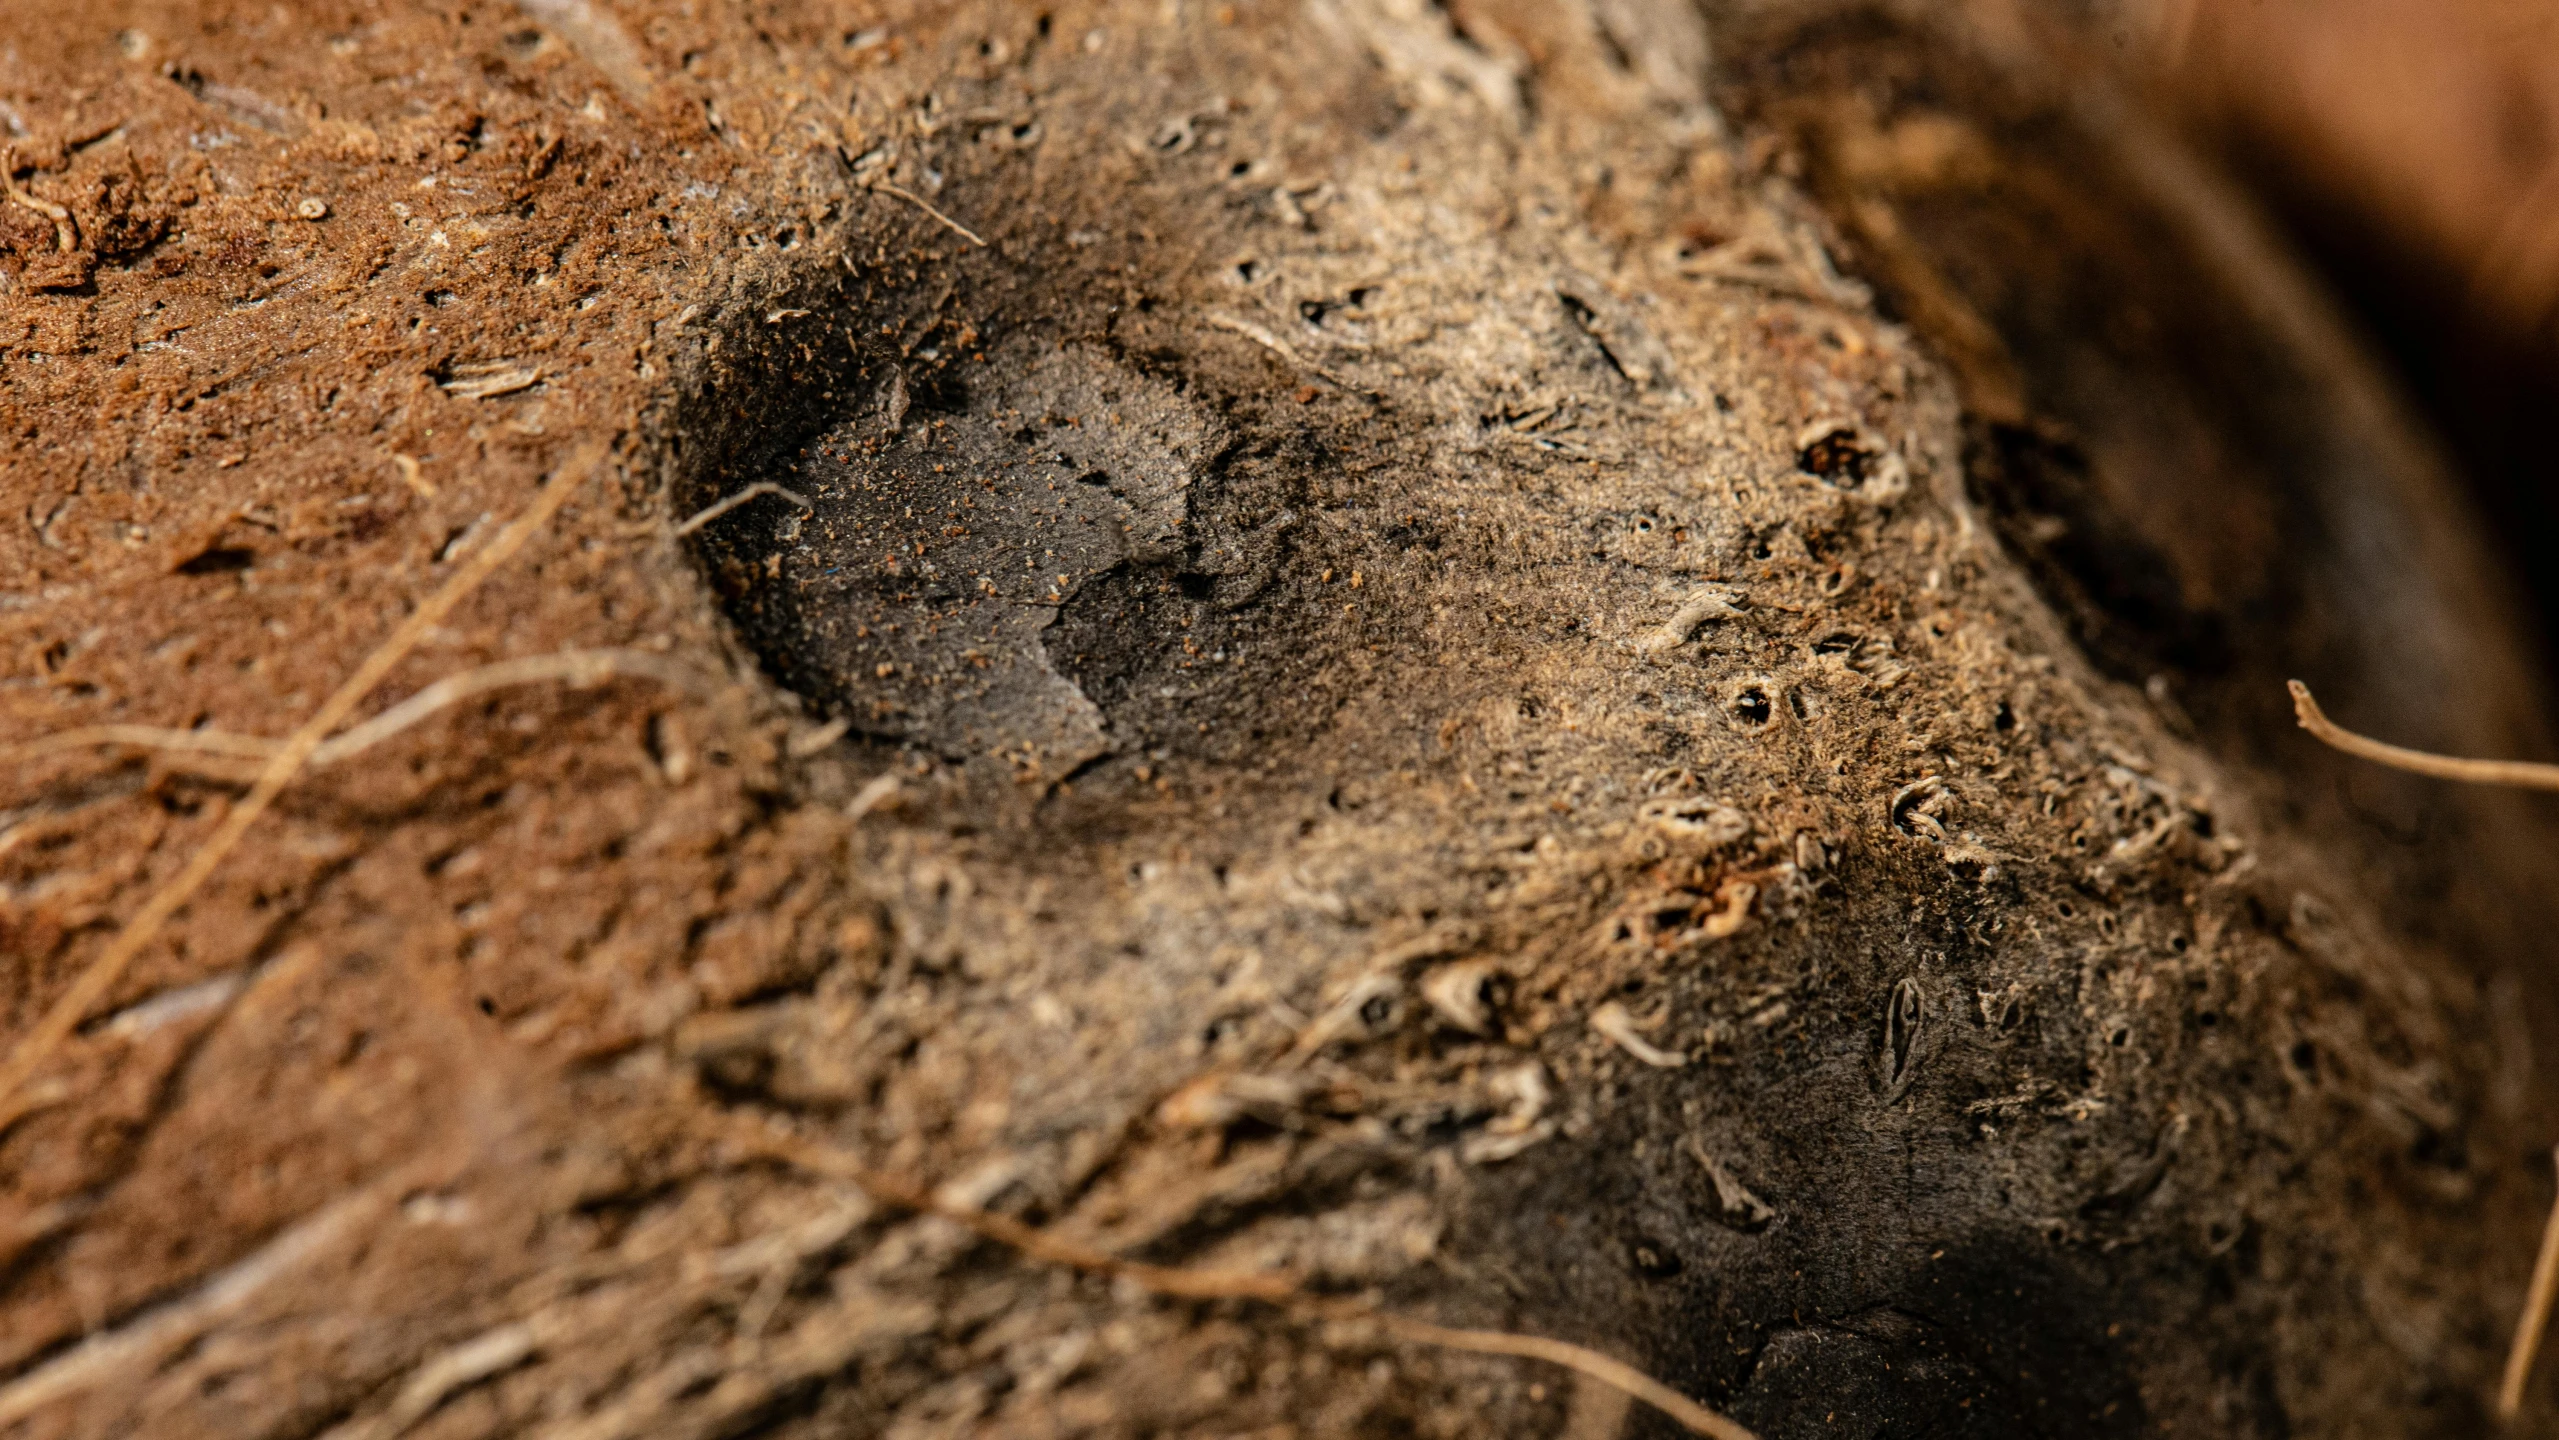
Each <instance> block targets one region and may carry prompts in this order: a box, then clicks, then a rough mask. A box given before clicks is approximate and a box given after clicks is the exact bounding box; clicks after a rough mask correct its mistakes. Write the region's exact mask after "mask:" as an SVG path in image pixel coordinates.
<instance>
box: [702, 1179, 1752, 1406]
mask: <svg viewBox="0 0 2559 1440" xmlns="http://www.w3.org/2000/svg"><path fill="white" fill-rule="evenodd" d="M747 1148H748V1149H750V1150H752V1151H757V1152H761V1153H763V1154H765V1155H768V1156H770V1157H771V1158H773V1159H776V1160H779V1161H781V1162H783V1163H784V1164H787V1165H791V1166H793V1167H795V1168H798V1169H801V1170H804V1171H807V1172H810V1173H813V1174H819V1175H828V1176H832V1177H834V1178H836V1179H839V1180H848V1181H851V1182H852V1183H853V1184H854V1185H855V1186H857V1187H859V1188H860V1189H861V1190H862V1191H863V1192H864V1193H865V1194H867V1195H869V1196H870V1197H871V1198H872V1199H874V1200H876V1201H878V1202H880V1203H881V1204H883V1205H889V1206H894V1207H896V1208H897V1209H900V1210H909V1211H913V1212H915V1213H917V1214H923V1215H937V1216H940V1217H941V1218H943V1219H945V1220H948V1221H951V1222H952V1223H953V1224H956V1225H959V1226H961V1227H963V1228H965V1229H968V1230H971V1231H973V1232H975V1233H977V1234H979V1235H982V1236H984V1237H986V1238H987V1239H989V1240H992V1241H995V1242H996V1243H997V1244H999V1245H1003V1246H1005V1247H1007V1248H1009V1249H1011V1250H1013V1251H1015V1252H1017V1253H1019V1254H1021V1255H1023V1256H1026V1257H1028V1258H1030V1259H1033V1260H1038V1261H1041V1262H1043V1263H1046V1264H1050V1265H1056V1266H1059V1267H1061V1268H1064V1269H1069V1270H1080V1271H1083V1272H1084V1273H1086V1274H1088V1275H1101V1276H1106V1277H1109V1278H1111V1279H1117V1280H1126V1281H1128V1282H1129V1283H1131V1284H1133V1285H1135V1286H1137V1287H1138V1288H1139V1289H1141V1290H1145V1291H1147V1292H1148V1293H1150V1294H1155V1295H1168V1296H1173V1297H1175V1298H1178V1299H1184V1300H1261V1301H1267V1302H1269V1303H1271V1304H1274V1305H1278V1306H1282V1307H1284V1308H1287V1309H1290V1310H1295V1311H1298V1312H1300V1313H1302V1314H1306V1315H1310V1316H1314V1317H1318V1318H1322V1319H1328V1320H1354V1321H1368V1322H1371V1323H1374V1324H1376V1325H1378V1326H1380V1327H1382V1328H1383V1329H1384V1330H1385V1331H1386V1332H1387V1333H1388V1334H1390V1335H1394V1336H1396V1337H1397V1338H1399V1339H1403V1340H1409V1341H1412V1342H1413V1343H1415V1344H1420V1345H1433V1346H1437V1347H1439V1348H1440V1349H1443V1350H1463V1351H1466V1352H1468V1353H1470V1354H1475V1355H1509V1356H1517V1357H1520V1358H1522V1359H1528V1360H1543V1361H1545V1362H1546V1363H1548V1364H1550V1365H1560V1366H1562V1367H1564V1368H1565V1369H1567V1370H1570V1371H1573V1372H1574V1373H1575V1374H1578V1375H1583V1376H1587V1377H1588V1378H1590V1379H1592V1380H1595V1381H1597V1382H1599V1383H1600V1384H1603V1385H1607V1386H1610V1387H1611V1388H1613V1389H1616V1390H1619V1391H1622V1392H1624V1393H1625V1394H1627V1395H1629V1396H1632V1397H1633V1398H1634V1399H1637V1400H1640V1401H1642V1402H1643V1403H1644V1404H1646V1405H1650V1406H1652V1407H1653V1408H1654V1409H1656V1410H1659V1411H1660V1412H1661V1413H1663V1414H1664V1415H1667V1416H1669V1417H1670V1418H1671V1419H1672V1420H1674V1421H1677V1422H1678V1423H1679V1425H1680V1426H1681V1427H1682V1428H1683V1429H1686V1430H1687V1431H1689V1432H1690V1433H1691V1434H1696V1435H1705V1436H1709V1437H1711V1440H1757V1437H1756V1436H1755V1435H1753V1434H1752V1432H1751V1431H1750V1430H1749V1429H1748V1428H1747V1427H1745V1426H1743V1425H1741V1424H1739V1423H1737V1422H1735V1421H1733V1420H1730V1419H1727V1418H1726V1417H1724V1416H1722V1415H1719V1414H1717V1413H1715V1412H1714V1411H1712V1410H1709V1409H1707V1408H1706V1407H1705V1406H1703V1405H1700V1404H1698V1403H1697V1402H1696V1401H1694V1400H1691V1399H1689V1398H1688V1397H1687V1396H1685V1395H1682V1394H1680V1393H1679V1392H1678V1391H1676V1390H1673V1389H1672V1388H1670V1387H1669V1386H1667V1385H1665V1384H1663V1383H1662V1382H1660V1381H1659V1380H1656V1379H1654V1378H1653V1377H1651V1376H1650V1375H1647V1374H1645V1373H1644V1372H1643V1371H1641V1370H1638V1369H1636V1368H1635V1367H1634V1366H1632V1365H1629V1364H1627V1363H1625V1362H1624V1361H1622V1360H1617V1359H1613V1358H1611V1357H1609V1356H1607V1355H1603V1354H1601V1353H1600V1352H1599V1351H1596V1350H1592V1349H1589V1348H1588V1347H1586V1346H1581V1345H1574V1344H1570V1343H1567V1342H1565V1341H1562V1340H1549V1339H1546V1338H1544V1337H1542V1336H1537V1335H1518V1334H1513V1333H1511V1332H1509V1331H1506V1330H1455V1329H1450V1328H1449V1327H1447V1326H1444V1325H1434V1324H1431V1323H1430V1322H1429V1321H1426V1320H1413V1319H1408V1318H1406V1317H1404V1316H1401V1315H1394V1314H1390V1313H1388V1312H1386V1311H1383V1310H1380V1309H1378V1308H1377V1307H1376V1306H1375V1305H1374V1304H1372V1303H1370V1302H1368V1301H1365V1300H1350V1299H1328V1298H1325V1297H1322V1296H1316V1295H1309V1294H1307V1293H1306V1290H1305V1287H1304V1285H1303V1283H1302V1282H1301V1281H1300V1279H1299V1278H1298V1277H1297V1276H1296V1275H1294V1274H1291V1273H1289V1272H1287V1271H1284V1270H1191V1269H1182V1268H1178V1267H1174V1266H1165V1265H1147V1264H1142V1263H1139V1262H1137V1261H1133V1260H1123V1259H1121V1258H1120V1257H1118V1256H1116V1255H1112V1254H1109V1253H1107V1252H1105V1251H1101V1250H1095V1249H1093V1248H1091V1247H1089V1246H1085V1245H1078V1244H1076V1243H1075V1242H1074V1241H1071V1240H1063V1239H1060V1238H1058V1237H1057V1236H1054V1235H1051V1234H1049V1233H1048V1232H1047V1231H1045V1230H1041V1229H1039V1228H1037V1227H1035V1226H1031V1225H1025V1224H1023V1223H1022V1222H1021V1221H1019V1220H1014V1219H1011V1218H1009V1217H1007V1216H1003V1215H996V1214H993V1213H990V1212H988V1211H985V1210H981V1209H978V1208H976V1207H975V1206H968V1205H955V1204H951V1203H949V1202H947V1201H944V1200H942V1199H940V1198H938V1197H936V1196H935V1195H934V1194H933V1193H932V1192H931V1191H929V1190H927V1189H925V1188H924V1187H923V1186H920V1185H915V1184H910V1183H908V1182H906V1181H903V1180H898V1179H895V1178H892V1177H890V1176H887V1175H883V1174H880V1173H879V1172H877V1171H875V1170H871V1169H869V1168H867V1167H865V1166H863V1165H861V1164H860V1163H858V1162H856V1161H855V1160H853V1159H852V1158H851V1157H849V1156H846V1155H843V1154H840V1153H838V1152H835V1151H830V1150H827V1149H824V1148H822V1147H819V1146H815V1145H808V1144H803V1143H800V1142H798V1141H794V1140H789V1139H786V1138H783V1137H780V1136H770V1135H767V1136H758V1137H755V1138H754V1139H752V1140H750V1141H748V1142H747Z"/></svg>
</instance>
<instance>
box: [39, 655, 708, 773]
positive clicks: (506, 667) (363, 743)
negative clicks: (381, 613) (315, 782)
mask: <svg viewBox="0 0 2559 1440" xmlns="http://www.w3.org/2000/svg"><path fill="white" fill-rule="evenodd" d="M618 675H628V676H638V677H641V678H644V679H649V680H655V681H657V682H658V683H660V684H662V685H666V686H669V687H671V688H673V689H677V690H684V691H688V692H695V693H698V692H699V691H700V690H701V689H702V683H701V677H699V676H697V675H695V674H694V673H693V672H692V671H691V670H689V669H687V668H686V667H685V666H683V665H680V664H677V663H676V662H674V661H672V660H668V659H667V658H665V657H664V656H661V655H652V654H650V653H648V652H647V651H645V650H560V651H555V652H553V653H551V654H548V655H527V656H523V657H521V658H518V659H514V660H501V661H498V662H496V663H495V664H490V665H483V666H480V667H479V668H477V669H474V670H465V671H463V672H461V673H460V674H457V675H448V676H446V677H444V678H443V679H441V680H438V681H436V682H435V683H434V684H432V685H429V686H427V687H426V688H425V689H423V690H420V691H418V692H417V693H416V694H414V695H412V696H410V697H409V698H408V699H406V700H403V701H401V702H400V703H399V704H397V705H394V706H392V707H391V708H390V709H388V710H385V711H383V712H382V713H381V714H379V715H376V716H374V717H373V718H372V719H370V720H367V721H365V722H364V723H363V724H361V725H356V726H353V727H351V728H349V729H346V730H343V731H341V732H339V733H338V734H336V735H332V736H330V737H329V738H328V739H327V740H325V741H323V742H321V744H320V746H319V748H317V749H315V750H313V751H312V752H311V758H310V759H309V760H307V761H305V762H304V764H303V766H302V768H303V770H304V771H305V772H306V773H307V772H309V771H313V770H326V769H328V768H329V767H330V766H332V765H335V764H337V763H339V762H340V761H342V760H351V759H353V758H355V757H356V756H357V755H360V754H362V753H363V752H365V751H367V750H370V749H372V748H373V747H374V746H376V745H379V744H381V743H382V742H383V741H385V740H388V739H390V738H391V737H392V736H394V735H397V734H399V733H400V732H401V731H403V730H406V729H408V728H409V727H411V726H413V725H416V724H418V723H419V722H420V721H423V720H425V719H427V718H428V717H430V716H432V715H434V714H435V713H436V712H437V711H440V710H446V709H450V708H452V707H453V706H455V705H459V704H461V703H462V702H463V701H465V700H468V699H471V698H472V697H474V696H477V695H484V694H487V693H488V692H489V691H492V690H503V689H506V688H508V687H510V686H515V685H532V684H538V683H540V682H542V681H545V680H559V681H564V682H566V683H568V684H569V685H572V686H576V687H579V688H586V687H589V686H594V685H599V684H602V683H603V682H604V681H605V680H607V679H610V678H612V677H614V676H618ZM93 745H127V746H132V747H135V748H137V749H143V750H162V751H171V752H175V753H179V754H196V755H218V756H221V757H223V758H225V759H233V760H259V761H264V760H271V759H273V758H274V757H275V754H276V752H277V751H278V750H281V749H283V748H284V742H283V741H281V740H270V739H268V738H266V737H265V736H263V735H238V734H233V733H231V732H230V731H226V730H180V729H175V728H171V727H166V726H159V725H85V726H82V727H80V728H79V729H76V730H64V731H60V732H58V733H56V734H52V735H47V736H44V737H42V738H41V739H36V740H30V741H28V742H26V743H25V744H23V745H17V746H13V747H11V748H9V749H7V750H0V758H7V759H13V760H14V759H20V758H25V757H31V756H36V755H43V754H48V753H51V752H54V751H58V750H77V749H84V748H86V747H89V746H93Z"/></svg>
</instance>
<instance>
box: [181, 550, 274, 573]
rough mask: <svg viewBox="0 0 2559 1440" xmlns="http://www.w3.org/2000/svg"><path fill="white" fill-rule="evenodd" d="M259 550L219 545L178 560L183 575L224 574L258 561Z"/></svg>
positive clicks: (244, 568) (242, 568)
mask: <svg viewBox="0 0 2559 1440" xmlns="http://www.w3.org/2000/svg"><path fill="white" fill-rule="evenodd" d="M257 559H258V552H256V551H255V550H249V549H244V548H242V547H240V546H237V545H217V546H215V547H213V548H212V549H210V550H200V551H198V552H196V553H195V554H194V555H191V556H189V557H187V558H186V559H184V560H181V561H179V562H178V573H179V574H181V575H222V574H228V573H229V572H231V571H234V570H246V569H248V568H249V567H250V566H251V565H253V564H255V563H257Z"/></svg>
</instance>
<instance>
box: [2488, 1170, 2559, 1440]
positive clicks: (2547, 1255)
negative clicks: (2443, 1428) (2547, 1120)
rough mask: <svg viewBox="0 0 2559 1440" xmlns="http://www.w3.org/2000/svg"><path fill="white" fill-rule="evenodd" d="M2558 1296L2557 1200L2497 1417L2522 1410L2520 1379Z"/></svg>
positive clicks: (2526, 1376)
mask: <svg viewBox="0 0 2559 1440" xmlns="http://www.w3.org/2000/svg"><path fill="white" fill-rule="evenodd" d="M2551 1160H2552V1162H2553V1163H2554V1164H2559V1150H2554V1151H2552V1152H2551ZM2554 1299H2559V1199H2553V1200H2552V1201H2551V1205H2550V1219H2549V1220H2548V1221H2547V1222H2546V1223H2545V1224H2543V1226H2542V1227H2541V1254H2540V1256H2539V1257H2538V1258H2536V1259H2535V1260H2534V1261H2533V1262H2532V1289H2531V1291H2530V1292H2529V1293H2528V1294H2527V1295H2526V1296H2525V1298H2524V1303H2523V1318H2522V1319H2521V1320H2519V1321H2517V1322H2516V1324H2515V1343H2514V1348H2512V1349H2511V1350H2508V1351H2507V1352H2506V1378H2505V1383H2504V1384H2503V1385H2501V1386H2499V1387H2498V1389H2497V1418H2498V1419H2500V1420H2512V1419H2514V1418H2515V1416H2516V1415H2517V1414H2519V1413H2521V1412H2522V1410H2523V1387H2524V1382H2525V1381H2528V1380H2530V1379H2531V1378H2532V1361H2533V1357H2534V1356H2535V1355H2537V1354H2539V1353H2540V1350H2541V1337H2542V1335H2543V1334H2544V1333H2545V1332H2547V1331H2548V1329H2549V1328H2550V1307H2551V1302H2552V1301H2553V1300H2554Z"/></svg>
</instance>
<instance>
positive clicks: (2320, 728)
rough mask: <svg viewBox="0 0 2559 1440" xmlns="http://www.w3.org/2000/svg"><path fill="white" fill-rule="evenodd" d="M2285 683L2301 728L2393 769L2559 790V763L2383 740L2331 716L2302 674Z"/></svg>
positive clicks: (2473, 781)
mask: <svg viewBox="0 0 2559 1440" xmlns="http://www.w3.org/2000/svg"><path fill="white" fill-rule="evenodd" d="M2287 683H2288V684H2289V685H2290V687H2291V689H2292V711H2293V715H2294V717H2295V718H2297V719H2299V720H2300V721H2301V728H2302V729H2304V730H2307V731H2309V732H2310V733H2311V734H2313V735H2315V736H2317V737H2319V739H2320V741H2321V742H2322V743H2324V744H2327V745H2329V746H2332V747H2334V748H2336V749H2339V750H2343V751H2345V752H2346V753H2347V754H2349V755H2353V756H2356V757H2358V758H2361V759H2365V760H2370V761H2372V762H2373V763H2375V764H2378V765H2387V766H2389V767H2390V768H2392V769H2393V770H2406V771H2409V772H2410V773H2412V774H2417V775H2431V776H2433V777H2434V778H2436V779H2438V780H2459V781H2463V782H2465V783H2467V784H2471V785H2503V786H2507V787H2510V788H2512V789H2517V790H2559V765H2540V764H2535V763H2534V762H2532V761H2529V760H2464V759H2461V758H2459V757H2458V756H2453V755H2436V754H2432V753H2430V752H2428V751H2424V750H2411V749H2408V748H2407V747H2406V746H2402V745H2389V744H2384V743H2383V742H2381V741H2379V740H2375V739H2372V738H2370V737H2368V736H2363V735H2358V734H2356V733H2355V732H2354V731H2352V730H2348V729H2346V728H2345V727H2343V726H2341V725H2339V724H2338V723H2337V722H2336V721H2334V720H2331V719H2329V718H2328V716H2327V715H2326V713H2324V712H2323V711H2321V710H2320V708H2319V702H2318V701H2316V700H2313V699H2311V698H2310V687H2309V686H2307V685H2304V684H2302V683H2301V682H2300V681H2298V680H2294V681H2290V682H2287Z"/></svg>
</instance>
